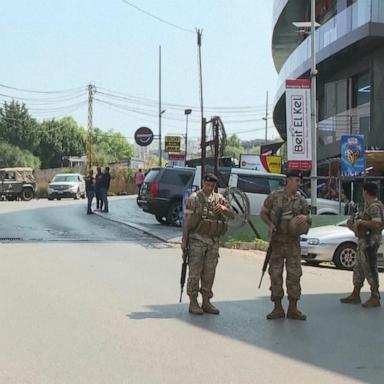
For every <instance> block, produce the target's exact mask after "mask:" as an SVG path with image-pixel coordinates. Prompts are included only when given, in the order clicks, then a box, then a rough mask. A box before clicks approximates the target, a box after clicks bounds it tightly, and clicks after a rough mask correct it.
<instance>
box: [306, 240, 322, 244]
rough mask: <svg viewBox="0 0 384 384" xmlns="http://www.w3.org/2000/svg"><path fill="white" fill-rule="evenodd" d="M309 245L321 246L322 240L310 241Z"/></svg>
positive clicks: (308, 241)
mask: <svg viewBox="0 0 384 384" xmlns="http://www.w3.org/2000/svg"><path fill="white" fill-rule="evenodd" d="M307 243H308V245H319V244H320V240H319V239H308V240H307Z"/></svg>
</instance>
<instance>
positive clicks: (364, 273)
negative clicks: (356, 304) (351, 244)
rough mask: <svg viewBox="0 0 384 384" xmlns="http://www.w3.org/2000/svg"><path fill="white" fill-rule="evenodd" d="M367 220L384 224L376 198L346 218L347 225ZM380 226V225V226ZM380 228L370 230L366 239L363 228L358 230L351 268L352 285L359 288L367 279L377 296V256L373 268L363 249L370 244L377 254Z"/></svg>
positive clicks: (380, 204) (380, 205)
mask: <svg viewBox="0 0 384 384" xmlns="http://www.w3.org/2000/svg"><path fill="white" fill-rule="evenodd" d="M358 219H360V220H368V221H376V222H379V223H381V224H382V225H383V224H384V222H383V204H382V203H381V202H380V201H378V200H376V201H374V202H373V203H371V204H365V206H364V209H363V210H362V211H360V212H358V213H357V214H356V215H352V216H351V217H350V218H349V220H348V225H352V224H353V222H354V221H355V220H358ZM381 228H382V227H381ZM381 228H378V229H371V230H370V233H371V235H370V239H367V237H366V235H365V234H364V230H363V229H362V230H359V234H358V238H359V241H358V244H357V253H356V264H355V267H354V268H353V285H354V286H355V287H356V288H359V289H361V287H362V286H363V284H364V280H365V279H367V281H368V284H369V285H370V287H371V292H372V293H373V294H375V295H377V296H379V274H378V270H377V256H376V259H375V261H374V265H373V268H372V266H371V265H370V263H369V260H367V257H366V255H365V249H366V247H367V246H369V245H370V246H371V247H372V248H373V250H374V254H375V255H377V250H378V249H379V246H380V244H381Z"/></svg>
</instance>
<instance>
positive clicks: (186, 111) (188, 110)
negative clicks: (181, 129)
mask: <svg viewBox="0 0 384 384" xmlns="http://www.w3.org/2000/svg"><path fill="white" fill-rule="evenodd" d="M191 113H192V109H184V115H185V116H186V122H185V160H184V161H185V162H186V161H187V151H188V115H190V114H191Z"/></svg>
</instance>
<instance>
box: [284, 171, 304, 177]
mask: <svg viewBox="0 0 384 384" xmlns="http://www.w3.org/2000/svg"><path fill="white" fill-rule="evenodd" d="M285 175H286V176H287V177H300V179H301V178H302V177H303V174H302V173H301V172H300V171H298V170H295V169H291V170H289V171H287V172H286V173H285Z"/></svg>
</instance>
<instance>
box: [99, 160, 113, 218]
mask: <svg viewBox="0 0 384 384" xmlns="http://www.w3.org/2000/svg"><path fill="white" fill-rule="evenodd" d="M110 184H111V174H110V173H109V167H105V170H104V173H103V175H102V177H101V183H100V193H101V198H102V200H103V203H104V209H103V212H109V207H108V190H109V185H110Z"/></svg>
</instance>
